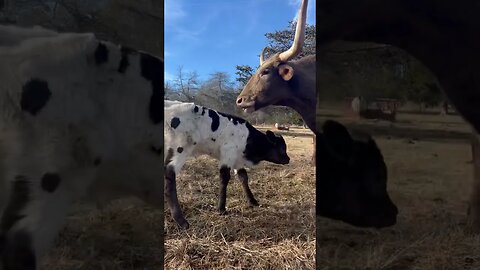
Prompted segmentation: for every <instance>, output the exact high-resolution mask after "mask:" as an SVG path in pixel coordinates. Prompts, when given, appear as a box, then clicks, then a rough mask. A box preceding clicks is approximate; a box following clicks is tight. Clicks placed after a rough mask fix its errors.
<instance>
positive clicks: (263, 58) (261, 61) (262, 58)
mask: <svg viewBox="0 0 480 270" xmlns="http://www.w3.org/2000/svg"><path fill="white" fill-rule="evenodd" d="M266 51H267V47H264V48H263V49H262V52H261V53H260V66H261V65H263V62H265V52H266Z"/></svg>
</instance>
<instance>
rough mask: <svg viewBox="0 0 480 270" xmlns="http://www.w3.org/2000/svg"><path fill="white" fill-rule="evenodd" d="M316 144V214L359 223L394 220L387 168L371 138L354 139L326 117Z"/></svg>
mask: <svg viewBox="0 0 480 270" xmlns="http://www.w3.org/2000/svg"><path fill="white" fill-rule="evenodd" d="M317 148H318V149H317V168H318V170H317V172H318V175H317V202H316V211H317V215H320V216H324V217H328V218H332V219H336V220H341V221H344V222H347V223H349V224H352V225H354V226H359V227H376V228H381V227H386V226H391V225H394V224H395V223H396V217H397V214H398V210H397V207H396V206H395V204H394V203H393V202H392V200H391V199H390V197H389V195H388V193H387V168H386V166H385V162H384V160H383V156H382V153H381V152H380V150H379V149H378V147H377V145H376V143H375V141H374V140H373V139H372V138H368V139H367V141H360V140H354V139H353V138H352V137H351V136H350V134H349V132H348V131H347V129H346V128H345V127H344V126H343V125H341V124H340V123H337V122H334V121H326V122H325V124H324V125H323V133H320V134H317Z"/></svg>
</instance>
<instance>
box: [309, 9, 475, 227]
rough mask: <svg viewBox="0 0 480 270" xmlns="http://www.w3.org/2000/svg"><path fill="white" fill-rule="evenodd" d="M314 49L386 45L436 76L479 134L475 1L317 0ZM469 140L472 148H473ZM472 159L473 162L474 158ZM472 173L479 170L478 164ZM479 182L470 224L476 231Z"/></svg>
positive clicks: (472, 200) (450, 98) (459, 110)
mask: <svg viewBox="0 0 480 270" xmlns="http://www.w3.org/2000/svg"><path fill="white" fill-rule="evenodd" d="M317 5H318V6H317V11H318V12H317V14H318V19H319V20H320V21H321V23H319V24H318V25H317V44H319V45H322V44H326V43H327V42H330V41H333V40H342V39H343V40H348V41H366V42H376V43H381V44H390V45H394V46H397V47H399V48H401V49H404V50H405V51H407V52H409V53H410V54H412V55H413V56H414V57H416V58H417V59H418V60H420V61H421V62H422V63H423V64H425V65H426V66H427V67H428V68H429V69H430V70H431V71H432V72H433V73H434V74H435V75H436V77H437V79H438V80H439V82H440V84H441V85H442V88H443V89H444V91H445V94H446V95H447V96H448V98H449V100H450V101H451V102H452V104H453V105H454V106H455V108H456V110H457V111H458V112H459V113H460V114H461V115H462V116H463V117H464V118H465V120H466V121H467V122H469V123H470V124H471V125H472V126H473V127H474V128H475V130H476V132H477V133H478V132H480V79H479V77H480V66H479V65H478V63H480V54H479V53H478V49H479V48H480V35H479V34H480V18H479V16H478V14H480V5H479V4H478V1H473V0H467V1H461V2H458V1H457V2H455V3H453V2H451V1H437V0H391V1H385V0H357V1H350V0H319V1H317ZM478 140H479V137H478V135H476V136H474V142H475V144H474V146H475V145H476V144H477V143H478ZM479 158H480V156H479V155H474V159H479ZM474 164H476V171H477V172H478V171H479V170H480V168H478V167H480V164H479V162H477V161H476V162H474ZM478 201H480V177H478V175H477V177H476V178H475V183H474V186H473V194H472V199H471V201H470V207H469V209H470V211H469V213H470V215H469V216H470V221H469V222H470V224H471V225H472V229H474V230H477V231H480V203H478Z"/></svg>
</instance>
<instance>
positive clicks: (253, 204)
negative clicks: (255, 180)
mask: <svg viewBox="0 0 480 270" xmlns="http://www.w3.org/2000/svg"><path fill="white" fill-rule="evenodd" d="M249 204H250V206H259V205H260V204H258V202H257V200H255V199H251V200H249Z"/></svg>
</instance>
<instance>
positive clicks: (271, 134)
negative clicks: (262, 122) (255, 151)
mask: <svg viewBox="0 0 480 270" xmlns="http://www.w3.org/2000/svg"><path fill="white" fill-rule="evenodd" d="M265 134H266V135H267V139H268V140H270V141H271V142H275V139H276V138H277V137H276V136H275V133H273V132H271V131H270V130H267V132H266V133H265Z"/></svg>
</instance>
